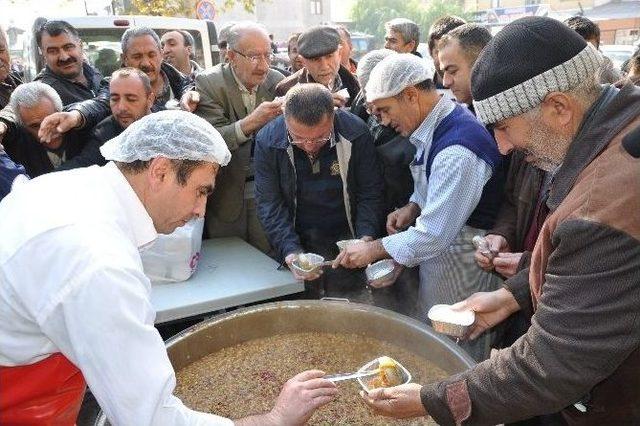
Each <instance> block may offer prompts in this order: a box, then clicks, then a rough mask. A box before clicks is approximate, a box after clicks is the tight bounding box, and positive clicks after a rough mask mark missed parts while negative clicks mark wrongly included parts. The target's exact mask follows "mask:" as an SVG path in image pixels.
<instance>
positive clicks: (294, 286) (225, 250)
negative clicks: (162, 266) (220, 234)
mask: <svg viewBox="0 0 640 426" xmlns="http://www.w3.org/2000/svg"><path fill="white" fill-rule="evenodd" d="M201 254H202V257H201V258H200V262H199V264H198V269H197V270H196V273H195V274H193V276H191V278H189V279H188V280H187V281H183V282H179V283H171V284H154V285H153V290H152V292H151V302H152V304H153V307H154V308H155V310H156V321H155V323H156V324H161V323H165V322H168V321H174V320H179V319H183V318H188V317H192V316H196V315H202V314H206V313H209V312H212V311H217V310H220V309H225V308H230V307H234V306H239V305H244V304H247V303H254V302H259V301H261V300H267V299H272V298H275V297H281V296H286V295H288V294H293V293H298V292H301V291H303V290H304V284H303V283H302V282H299V281H296V280H295V279H294V278H293V275H292V274H291V272H289V271H288V270H286V269H285V270H281V271H278V270H277V269H276V268H277V267H278V263H277V262H276V261H275V260H273V259H271V258H270V257H268V256H266V255H265V254H263V253H261V252H260V251H259V250H258V249H256V248H254V247H253V246H251V245H250V244H248V243H246V242H245V241H243V240H241V239H239V238H214V239H210V240H204V241H203V242H202V250H201Z"/></svg>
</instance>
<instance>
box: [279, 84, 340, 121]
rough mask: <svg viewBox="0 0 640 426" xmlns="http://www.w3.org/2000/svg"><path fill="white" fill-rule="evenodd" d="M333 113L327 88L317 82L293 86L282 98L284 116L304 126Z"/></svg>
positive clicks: (331, 99)
mask: <svg viewBox="0 0 640 426" xmlns="http://www.w3.org/2000/svg"><path fill="white" fill-rule="evenodd" d="M332 114H333V97H332V96H331V92H330V91H329V89H327V88H326V87H324V86H323V85H321V84H318V83H305V84H298V85H296V86H293V87H292V88H291V89H289V91H288V92H287V95H286V97H285V98H284V117H285V119H287V120H288V119H289V118H293V119H294V120H295V121H297V122H298V123H300V124H303V125H305V126H315V125H316V124H318V123H320V121H322V119H323V118H324V117H326V116H327V115H332Z"/></svg>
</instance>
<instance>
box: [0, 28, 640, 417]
mask: <svg viewBox="0 0 640 426" xmlns="http://www.w3.org/2000/svg"><path fill="white" fill-rule="evenodd" d="M420 33H421V31H420V28H419V26H418V25H417V24H415V23H414V22H413V21H411V20H409V19H405V18H398V19H393V20H391V21H389V22H387V23H386V24H385V36H384V39H385V49H379V50H374V51H371V52H369V53H367V54H366V55H365V56H363V57H362V58H361V59H360V61H359V62H356V61H354V60H353V58H351V55H350V53H351V49H352V46H351V40H350V35H349V32H348V30H347V29H346V28H344V27H332V26H318V27H312V28H309V29H306V30H304V31H303V32H301V33H296V34H292V35H291V37H290V38H289V39H288V41H287V44H288V54H289V58H290V60H291V62H290V67H289V68H288V69H286V70H280V69H277V68H275V67H273V66H271V63H272V61H273V59H274V53H273V48H272V40H271V39H270V37H269V33H268V31H267V30H266V29H265V28H264V27H263V26H261V25H260V24H256V23H251V22H242V23H237V24H234V25H232V26H230V27H228V28H225V30H224V33H223V34H221V35H220V37H219V41H220V46H221V48H223V62H222V63H220V64H218V65H215V66H214V67H212V68H209V69H201V67H200V66H199V65H198V64H197V63H196V62H195V61H194V60H193V59H192V58H193V47H194V40H193V37H192V36H191V35H190V34H189V33H188V32H186V31H183V30H179V29H176V30H174V31H169V32H166V33H164V34H162V36H161V37H160V36H159V35H158V34H157V33H156V32H155V31H153V30H152V29H150V28H145V27H135V28H129V29H128V30H126V31H125V33H124V34H123V36H122V40H121V44H122V56H121V61H122V67H121V68H119V69H117V70H115V71H114V72H113V73H112V74H111V75H110V76H106V77H105V78H103V77H102V76H101V75H100V73H99V72H98V71H97V70H96V69H95V68H94V67H92V65H91V64H89V63H88V62H87V61H86V59H85V56H84V54H83V50H82V49H83V48H82V40H81V39H80V36H79V34H78V32H77V31H76V29H74V28H73V27H72V26H71V25H69V24H68V23H66V22H63V21H49V22H46V23H44V24H43V26H42V28H41V29H40V31H39V32H38V34H37V42H38V46H39V47H40V50H41V52H42V54H43V57H44V60H45V63H46V66H45V68H44V69H43V70H42V72H41V73H40V74H39V75H38V76H37V77H36V79H35V80H34V81H33V82H29V83H22V82H21V81H20V79H19V77H18V76H16V75H14V74H12V73H11V72H9V66H8V63H9V60H8V54H7V51H8V49H7V41H6V35H5V34H4V33H2V32H1V31H0V80H1V81H2V82H3V83H2V85H1V86H0V102H1V104H0V106H1V107H2V108H3V109H2V110H1V111H0V137H1V144H2V147H3V148H2V149H0V197H2V196H4V195H6V194H7V193H8V192H9V190H10V188H11V185H12V182H14V179H15V177H16V176H19V175H28V176H29V177H31V178H35V177H37V176H40V175H45V174H48V173H50V172H54V171H59V170H69V169H74V168H80V167H87V166H91V165H100V166H103V165H105V164H107V160H108V158H105V157H104V153H105V152H106V151H105V150H104V149H102V148H103V147H104V146H105V144H106V143H107V142H108V141H110V140H113V138H115V137H117V136H119V135H121V134H124V135H126V134H127V133H123V132H126V129H128V128H129V127H130V126H132V124H134V123H136V122H138V121H141V120H143V118H144V117H146V116H149V115H153V114H158V113H159V112H160V111H163V110H167V109H168V110H177V109H182V110H183V111H181V112H178V111H170V112H160V113H159V115H157V116H158V117H161V118H162V120H164V122H165V123H166V121H167V120H169V119H170V118H169V117H170V116H171V114H172V113H175V114H177V115H176V116H181V117H182V116H183V114H195V116H198V117H200V118H201V119H204V120H206V122H207V123H209V124H210V125H212V126H213V127H214V128H215V129H216V130H217V132H219V134H220V135H221V137H222V139H223V140H224V143H225V144H226V147H227V148H228V150H229V152H230V153H231V159H230V161H229V160H228V159H227V160H225V161H224V163H226V162H227V161H228V164H226V166H225V167H219V170H218V168H216V170H215V173H216V174H217V175H216V178H215V188H214V189H213V191H212V193H211V195H209V197H208V199H207V201H206V205H207V208H206V213H204V212H202V214H205V215H206V216H205V217H206V222H205V236H206V237H209V238H212V237H227V236H236V237H240V238H242V239H244V240H245V241H247V242H249V243H250V244H252V245H253V246H255V247H257V248H258V249H260V250H261V251H263V252H264V253H266V254H268V255H270V256H272V257H274V258H275V259H277V260H279V261H281V262H282V263H283V264H286V265H288V266H290V267H291V265H292V263H293V262H295V261H296V260H297V259H298V257H299V255H300V254H301V253H308V252H313V253H317V254H320V255H321V256H323V257H324V258H325V259H335V260H334V262H333V268H331V269H329V270H327V271H326V272H325V273H324V274H323V273H322V272H321V271H318V272H313V273H310V274H302V273H300V272H296V271H295V270H294V269H293V268H291V269H292V273H293V274H294V276H295V277H296V278H297V279H301V280H304V281H305V295H304V297H312V298H319V297H323V296H339V297H348V298H349V299H351V300H356V301H361V302H365V303H376V298H375V292H376V291H394V287H391V288H390V289H384V290H383V289H380V290H378V289H373V290H372V289H370V288H368V287H367V286H366V280H364V279H363V274H362V271H363V268H364V267H366V266H367V265H369V264H371V263H373V262H375V261H377V260H380V259H388V258H390V259H393V260H394V262H395V264H396V268H397V270H398V271H401V270H402V269H403V268H407V270H406V271H404V272H402V274H405V275H410V274H411V273H414V274H416V275H417V277H418V278H417V281H418V282H419V284H418V285H417V289H416V291H417V297H416V298H412V297H410V296H406V300H402V303H404V304H406V305H407V306H408V305H415V312H416V314H415V315H416V317H417V318H419V319H421V320H423V321H428V319H427V318H426V314H427V311H428V310H429V308H430V307H432V306H433V305H435V304H442V303H445V304H456V303H457V302H460V303H458V304H457V305H456V306H457V309H463V308H467V309H473V310H474V311H476V315H477V317H478V321H477V322H476V325H475V328H474V330H473V333H472V334H471V336H470V337H471V338H470V339H466V340H464V341H463V342H460V344H461V346H462V347H463V348H464V349H465V350H466V351H467V352H468V353H469V354H470V355H471V356H472V357H473V358H475V359H476V360H477V361H479V362H481V361H484V362H482V363H480V364H479V365H478V367H476V368H474V369H472V370H470V371H469V372H465V373H462V374H461V375H459V376H456V377H453V378H450V379H448V380H447V381H445V382H442V383H439V384H434V385H425V386H420V387H417V386H418V385H415V386H413V385H410V386H408V387H400V388H397V389H399V390H397V389H396V390H387V391H377V392H372V393H370V394H368V395H366V396H365V401H366V402H367V403H368V404H369V405H371V406H372V407H373V408H374V409H375V410H377V411H378V412H380V413H384V414H387V415H390V416H395V417H407V416H418V415H425V414H427V413H428V414H430V415H432V416H433V417H434V418H436V420H438V422H441V423H442V424H453V423H455V424H460V423H461V422H463V421H470V422H477V423H483V424H484V423H500V422H507V421H514V420H518V419H524V418H529V417H533V416H536V415H542V414H548V413H553V412H557V411H559V410H562V409H564V412H563V416H564V417H565V418H569V419H580V418H583V417H585V416H591V417H589V419H590V421H591V420H592V419H596V420H593V421H595V422H597V419H598V417H597V416H600V415H603V414H602V413H608V414H612V413H613V415H614V418H616V417H615V416H620V417H617V418H619V419H627V418H634V419H636V420H638V419H640V414H639V413H638V411H637V406H638V405H637V404H640V393H639V391H638V389H640V383H638V379H637V377H638V375H637V374H635V373H634V374H627V375H625V374H624V371H633V368H640V355H638V354H639V353H640V349H639V348H640V346H638V345H639V343H638V342H639V341H640V335H639V334H638V329H639V328H638V324H637V317H638V315H637V312H639V311H640V306H639V305H638V301H639V300H640V294H638V292H639V290H640V288H639V287H638V282H639V281H638V279H639V278H640V277H639V273H638V270H639V268H640V265H638V262H640V260H639V259H640V243H638V241H639V240H640V222H639V219H638V217H635V216H637V215H634V214H632V213H631V212H633V211H637V207H638V205H639V203H640V195H639V194H640V193H639V192H638V191H639V182H638V181H633V179H634V176H635V177H638V163H637V161H636V162H634V161H633V160H632V159H630V157H629V156H628V155H626V156H625V154H624V152H623V151H622V150H620V149H618V148H619V146H620V139H621V138H622V136H623V135H624V134H626V133H627V132H628V131H629V130H630V129H631V128H632V127H633V126H634V125H637V124H638V123H639V120H640V116H639V115H638V112H639V111H640V109H639V107H640V89H638V88H635V87H634V84H639V83H640V53H636V54H635V55H634V56H633V57H632V58H631V59H630V60H629V61H628V63H627V64H625V66H624V67H623V70H617V69H615V68H614V67H613V65H612V63H611V61H609V60H608V59H606V58H605V57H604V56H603V55H602V54H601V53H600V52H599V51H598V47H599V42H600V41H599V36H600V34H599V30H598V27H597V25H596V24H594V23H593V22H591V21H589V20H588V19H586V18H584V17H580V16H576V17H573V18H571V19H569V20H567V21H566V22H565V23H562V22H558V21H554V20H552V19H548V18H525V19H522V20H518V21H516V22H514V23H512V24H510V25H509V26H507V27H506V28H505V29H504V30H503V31H502V32H500V33H499V34H498V35H497V36H495V37H493V36H492V35H491V33H490V32H489V31H488V30H487V29H486V28H484V27H482V26H480V25H477V24H471V23H466V22H465V21H464V20H462V19H460V18H458V17H454V16H445V17H442V18H440V19H439V20H438V21H437V22H435V23H434V24H433V26H432V27H431V29H430V30H429V33H428V46H429V51H430V55H431V58H426V57H422V55H420V53H418V52H417V47H418V45H419V43H420ZM158 120H160V118H158ZM182 120H184V119H182ZM145 122H149V121H148V120H147V121H145ZM176 125H177V124H176ZM198 125H200V124H198ZM138 133H139V135H143V134H144V133H140V132H138ZM140 137H142V136H140ZM512 151H513V152H512ZM111 159H113V158H111ZM140 160H141V159H140V158H137V157H136V158H133V157H132V161H133V166H131V168H127V169H126V170H127V171H128V172H132V173H133V172H136V171H139V170H143V169H145V167H147V166H145V165H144V164H142V165H140V164H137V163H135V161H140ZM146 160H149V158H146ZM116 161H120V162H123V161H124V162H128V161H125V160H122V159H120V160H116ZM218 164H219V165H225V164H221V162H220V161H218ZM136 167H139V168H140V169H136ZM158 167H160V166H158ZM158 173H159V172H158ZM187 176H188V174H187ZM15 185H18V184H17V183H16V184H15ZM634 209H635V210H634ZM198 212H199V210H198ZM198 214H200V213H198ZM476 235H482V236H484V237H485V238H486V240H487V242H488V244H489V248H490V251H489V253H487V252H486V251H480V250H477V249H476V248H475V247H474V246H473V244H472V239H473V237H474V236H476ZM350 239H360V240H361V242H359V243H356V244H351V245H349V246H347V247H346V248H345V249H344V250H339V249H338V247H337V246H336V242H337V241H340V240H350ZM0 260H1V258H0ZM596 282H600V283H601V284H602V285H601V286H600V285H598V284H597V283H596ZM398 291H400V290H398ZM372 292H373V293H374V295H373V296H372ZM403 297H405V296H403ZM408 311H410V310H409V309H407V311H403V312H408ZM596 313H599V315H602V316H599V315H596ZM534 314H535V315H534ZM532 317H533V318H534V319H533V320H532ZM492 348H507V349H503V350H502V351H500V352H499V354H498V356H495V357H492V358H491V359H489V355H490V351H491V349H492ZM576 372H578V373H579V374H576ZM630 375H631V376H633V377H629V376H630ZM577 376H579V377H577ZM314 377H315V376H314ZM615 386H618V387H622V388H623V389H625V392H626V393H625V396H623V397H616V395H615V394H616V391H615ZM507 390H509V391H507ZM332 392H333V391H326V393H325V394H323V395H324V397H325V398H323V399H322V403H325V402H326V401H328V400H329V398H328V397H327V395H329V394H332ZM533 395H535V396H536V397H533ZM585 395H586V396H585ZM514 401H517V402H518V403H517V404H516V403H515V402H514ZM319 404H320V402H318V405H319ZM573 404H575V406H574V405H573ZM514 405H517V406H518V407H519V408H518V410H512V409H509V408H510V407H512V406H514ZM575 407H578V408H575ZM580 407H582V408H585V407H586V408H585V409H584V411H583V410H582V409H581V408H580ZM603 407H604V408H603ZM634 407H635V408H634ZM634 410H635V411H634ZM306 414H308V413H306ZM306 414H305V415H306ZM634 416H635V417H634ZM585 418H586V417H585ZM607 420H610V418H607Z"/></svg>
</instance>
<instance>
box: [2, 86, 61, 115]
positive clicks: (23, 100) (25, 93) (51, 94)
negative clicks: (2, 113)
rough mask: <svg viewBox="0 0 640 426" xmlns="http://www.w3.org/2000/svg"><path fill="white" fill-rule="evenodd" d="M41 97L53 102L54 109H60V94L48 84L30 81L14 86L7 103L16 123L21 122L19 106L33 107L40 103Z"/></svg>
mask: <svg viewBox="0 0 640 426" xmlns="http://www.w3.org/2000/svg"><path fill="white" fill-rule="evenodd" d="M43 97H44V98H47V99H49V100H50V101H51V103H53V106H54V107H55V109H56V111H58V112H60V111H62V99H60V95H58V92H56V91H55V90H54V89H53V87H51V86H49V85H48V84H44V83H41V82H39V81H32V82H31V83H24V84H21V85H19V86H18V87H16V88H15V90H14V91H13V93H11V98H9V104H8V107H9V108H11V110H12V111H13V112H14V113H15V116H16V124H18V125H21V124H22V117H20V109H19V108H34V107H36V106H37V105H38V104H40V102H41V101H42V98H43Z"/></svg>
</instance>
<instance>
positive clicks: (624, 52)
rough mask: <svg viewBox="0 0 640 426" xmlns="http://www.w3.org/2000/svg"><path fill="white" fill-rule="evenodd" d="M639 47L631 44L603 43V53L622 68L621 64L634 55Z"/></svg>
mask: <svg viewBox="0 0 640 426" xmlns="http://www.w3.org/2000/svg"><path fill="white" fill-rule="evenodd" d="M636 49H637V47H635V46H633V45H630V44H601V45H600V51H601V52H602V54H603V55H604V56H606V57H608V58H609V59H611V62H613V65H614V66H615V67H616V68H618V69H620V67H621V65H622V64H623V63H624V61H626V60H627V59H629V58H630V57H631V55H633V53H634V52H635V51H636Z"/></svg>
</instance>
